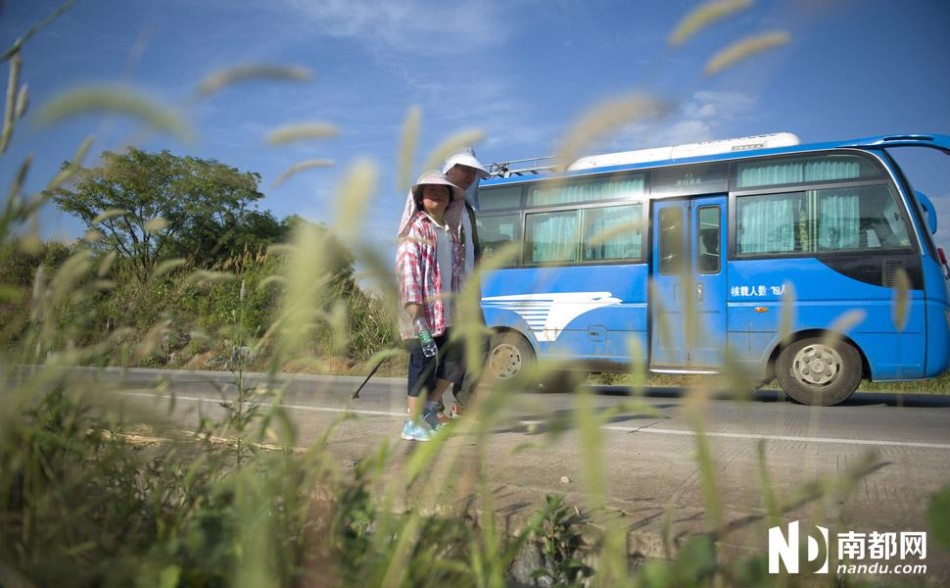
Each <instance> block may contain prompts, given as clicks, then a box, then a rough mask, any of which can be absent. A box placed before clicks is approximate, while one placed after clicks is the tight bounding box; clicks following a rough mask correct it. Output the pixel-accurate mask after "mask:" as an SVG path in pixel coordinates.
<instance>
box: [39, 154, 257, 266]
mask: <svg viewBox="0 0 950 588" xmlns="http://www.w3.org/2000/svg"><path fill="white" fill-rule="evenodd" d="M101 159H102V164H101V165H100V166H99V167H94V168H83V169H81V170H79V171H78V172H77V174H76V176H74V177H75V180H74V181H73V182H72V183H71V184H70V185H68V186H66V187H61V188H58V189H57V190H55V191H54V192H53V193H52V194H51V196H52V197H53V199H54V200H55V202H56V203H57V205H59V207H60V208H61V209H62V210H64V211H65V212H68V213H70V214H73V215H76V216H78V217H79V218H80V219H81V220H82V221H83V223H84V224H85V225H86V227H87V228H88V229H89V230H93V231H98V232H99V233H101V234H102V235H103V238H102V240H101V241H100V246H104V247H107V248H111V249H115V250H116V251H118V252H119V254H120V255H121V256H122V257H123V258H125V259H127V260H128V261H129V262H130V264H131V265H132V267H133V270H134V273H135V275H136V276H137V277H138V278H139V279H141V280H144V279H146V278H147V277H148V276H149V275H150V274H151V272H152V270H154V268H155V266H156V265H158V263H160V262H161V261H163V260H164V259H168V258H170V257H173V256H192V257H193V259H194V260H196V261H197V262H198V265H202V266H204V265H210V263H208V260H206V259H203V256H204V255H211V256H212V257H215V256H216V254H217V253H218V252H219V251H220V250H221V249H222V247H221V246H219V244H220V243H222V238H224V242H225V243H226V242H227V237H228V235H232V234H233V231H234V228H235V227H238V226H241V225H242V222H243V220H244V219H246V218H248V214H249V213H253V214H254V215H258V216H260V215H261V213H258V212H257V211H254V210H249V209H248V207H249V206H250V205H251V204H252V203H254V202H256V201H258V200H260V199H261V198H263V194H261V193H260V192H259V191H258V189H257V186H258V182H259V181H260V175H259V174H256V173H252V172H241V171H239V170H237V169H236V168H233V167H230V166H227V165H225V164H222V163H219V162H218V161H215V160H205V159H198V158H195V157H179V156H176V155H172V154H171V153H170V152H168V151H167V150H166V151H162V152H160V153H147V152H145V151H142V150H140V149H136V148H134V147H131V148H129V149H128V151H125V152H123V153H112V152H108V151H106V152H104V153H103V154H102V156H101ZM267 214H269V213H267ZM265 216H266V215H265ZM252 218H254V219H255V222H257V221H259V220H260V219H259V218H258V217H254V216H253V215H252ZM270 218H271V219H272V217H270ZM265 221H266V219H265ZM264 224H265V225H266V224H267V223H266V222H265V223H264ZM196 238H197V239H196Z"/></svg>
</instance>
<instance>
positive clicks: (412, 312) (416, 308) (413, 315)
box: [404, 303, 425, 323]
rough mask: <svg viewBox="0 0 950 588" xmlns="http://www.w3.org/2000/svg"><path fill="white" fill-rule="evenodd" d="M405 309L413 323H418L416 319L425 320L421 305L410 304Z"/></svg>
mask: <svg viewBox="0 0 950 588" xmlns="http://www.w3.org/2000/svg"><path fill="white" fill-rule="evenodd" d="M404 308H405V309H406V313H408V314H409V319H410V320H412V322H413V323H414V322H416V319H419V318H421V319H423V320H425V316H424V315H423V312H422V305H421V304H414V303H410V304H407V305H406V306H405V307H404Z"/></svg>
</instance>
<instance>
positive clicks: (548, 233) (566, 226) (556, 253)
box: [525, 210, 580, 264]
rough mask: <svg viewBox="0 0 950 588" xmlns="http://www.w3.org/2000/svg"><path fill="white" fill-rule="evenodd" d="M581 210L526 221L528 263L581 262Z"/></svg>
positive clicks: (526, 259) (528, 217)
mask: <svg viewBox="0 0 950 588" xmlns="http://www.w3.org/2000/svg"><path fill="white" fill-rule="evenodd" d="M579 212H580V211H578V210H566V211H563V212H541V213H535V214H529V215H527V217H526V219H525V263H529V264H537V263H574V262H577V250H578V247H577V244H578V237H579V234H578V229H579V228H580V226H579V223H578V217H579V216H580V215H579Z"/></svg>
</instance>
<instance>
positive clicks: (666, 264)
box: [659, 208, 683, 276]
mask: <svg viewBox="0 0 950 588" xmlns="http://www.w3.org/2000/svg"><path fill="white" fill-rule="evenodd" d="M659 256H660V268H659V269H660V274H662V275H664V276H672V275H677V274H680V273H682V270H683V211H682V209H680V208H664V209H663V210H661V211H660V244H659Z"/></svg>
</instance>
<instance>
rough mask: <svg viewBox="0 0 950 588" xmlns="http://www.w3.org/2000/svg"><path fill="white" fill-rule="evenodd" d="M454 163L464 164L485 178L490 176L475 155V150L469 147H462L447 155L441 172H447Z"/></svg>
mask: <svg viewBox="0 0 950 588" xmlns="http://www.w3.org/2000/svg"><path fill="white" fill-rule="evenodd" d="M456 165H464V166H466V167H470V168H472V169H474V170H475V173H476V174H478V177H480V178H481V179H483V180H485V179H488V178H489V177H491V174H490V173H489V172H488V170H487V169H485V166H484V165H482V162H480V161H479V160H478V158H477V157H475V150H474V149H472V148H471V147H462V148H461V149H459V150H458V151H456V152H455V153H454V154H452V155H450V156H448V157H447V158H446V160H445V164H444V165H443V166H442V172H443V173H448V171H449V170H450V169H452V168H453V167H455V166H456Z"/></svg>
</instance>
